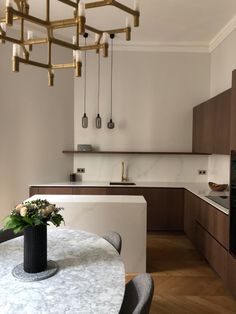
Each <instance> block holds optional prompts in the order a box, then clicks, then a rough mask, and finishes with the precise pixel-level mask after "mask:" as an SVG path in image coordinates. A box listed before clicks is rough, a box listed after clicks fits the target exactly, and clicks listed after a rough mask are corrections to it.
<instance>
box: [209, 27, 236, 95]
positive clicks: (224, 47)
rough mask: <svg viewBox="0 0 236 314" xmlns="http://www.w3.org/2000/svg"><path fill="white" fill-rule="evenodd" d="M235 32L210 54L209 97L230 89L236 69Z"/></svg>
mask: <svg viewBox="0 0 236 314" xmlns="http://www.w3.org/2000/svg"><path fill="white" fill-rule="evenodd" d="M235 53H236V30H234V31H233V32H232V33H231V34H230V35H229V36H228V37H227V38H226V39H225V40H224V41H223V42H222V43H221V44H220V45H219V46H218V47H217V48H216V49H215V50H214V51H213V52H212V53H211V96H212V97H213V96H215V95H217V94H219V93H221V92H222V91H224V90H226V89H228V88H230V87H231V83H232V71H233V70H234V69H236V58H235Z"/></svg>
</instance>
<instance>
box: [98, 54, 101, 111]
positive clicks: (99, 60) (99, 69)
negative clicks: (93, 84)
mask: <svg viewBox="0 0 236 314" xmlns="http://www.w3.org/2000/svg"><path fill="white" fill-rule="evenodd" d="M100 71H101V59H100V51H99V52H98V114H99V112H100V77H101V76H100Z"/></svg>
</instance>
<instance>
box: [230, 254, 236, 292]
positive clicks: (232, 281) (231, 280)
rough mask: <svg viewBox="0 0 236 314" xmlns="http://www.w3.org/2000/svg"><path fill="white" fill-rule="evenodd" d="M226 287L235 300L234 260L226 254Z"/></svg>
mask: <svg viewBox="0 0 236 314" xmlns="http://www.w3.org/2000/svg"><path fill="white" fill-rule="evenodd" d="M228 287H229V289H230V291H231V293H232V294H233V296H234V297H235V298H236V258H235V257H234V256H232V255H231V254H228Z"/></svg>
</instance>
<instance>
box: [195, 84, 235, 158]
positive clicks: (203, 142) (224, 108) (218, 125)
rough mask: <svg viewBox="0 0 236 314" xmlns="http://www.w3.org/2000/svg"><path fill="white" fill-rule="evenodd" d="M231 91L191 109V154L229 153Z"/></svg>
mask: <svg viewBox="0 0 236 314" xmlns="http://www.w3.org/2000/svg"><path fill="white" fill-rule="evenodd" d="M230 107H231V89H228V90H226V91H225V92H223V93H221V94H219V95H217V96H215V97H213V98H211V99H209V100H207V101H206V102H204V103H202V104H200V105H198V106H196V107H194V109H193V152H194V153H212V154H229V153H230V146H231V145H230Z"/></svg>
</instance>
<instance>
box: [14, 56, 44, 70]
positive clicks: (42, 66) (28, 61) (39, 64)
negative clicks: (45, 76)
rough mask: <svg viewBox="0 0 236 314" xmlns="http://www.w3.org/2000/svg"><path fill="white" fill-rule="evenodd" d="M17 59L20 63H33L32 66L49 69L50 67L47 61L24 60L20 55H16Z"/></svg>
mask: <svg viewBox="0 0 236 314" xmlns="http://www.w3.org/2000/svg"><path fill="white" fill-rule="evenodd" d="M17 59H18V60H19V62H20V63H24V64H30V65H33V66H35V67H38V68H44V69H50V67H49V65H48V64H47V63H42V62H37V61H33V60H26V59H23V58H20V57H17Z"/></svg>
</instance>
